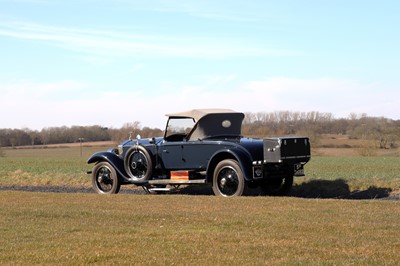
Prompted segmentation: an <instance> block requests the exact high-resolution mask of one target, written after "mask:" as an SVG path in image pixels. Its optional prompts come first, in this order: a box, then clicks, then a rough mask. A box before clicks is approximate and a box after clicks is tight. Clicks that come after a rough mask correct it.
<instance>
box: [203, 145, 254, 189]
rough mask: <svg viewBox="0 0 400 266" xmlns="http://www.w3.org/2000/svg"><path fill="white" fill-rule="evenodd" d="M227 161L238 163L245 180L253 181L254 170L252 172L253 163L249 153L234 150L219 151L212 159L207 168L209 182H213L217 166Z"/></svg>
mask: <svg viewBox="0 0 400 266" xmlns="http://www.w3.org/2000/svg"><path fill="white" fill-rule="evenodd" d="M225 159H234V160H236V161H238V163H239V165H240V168H241V169H242V171H243V174H244V179H245V180H246V181H251V180H253V170H252V161H251V156H250V154H249V153H248V152H247V151H244V150H242V149H238V148H233V149H226V150H223V151H218V153H215V154H214V155H213V156H212V157H211V160H210V162H209V163H208V167H207V181H208V182H212V179H213V176H214V169H215V167H216V166H217V164H218V163H219V162H220V161H222V160H225Z"/></svg>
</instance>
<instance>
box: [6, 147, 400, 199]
mask: <svg viewBox="0 0 400 266" xmlns="http://www.w3.org/2000/svg"><path fill="white" fill-rule="evenodd" d="M105 149H106V148H105V147H84V148H83V156H82V157H81V156H80V149H79V147H76V148H48V149H6V150H4V155H5V157H0V185H3V186H11V185H14V186H15V185H21V186H29V185H36V186H39V185H40V186H43V185H54V186H75V187H88V188H89V187H90V186H91V182H90V176H88V175H86V174H85V173H86V171H88V170H91V168H92V167H93V165H87V164H86V160H87V158H88V157H89V156H90V155H91V154H93V153H94V152H96V151H99V150H105ZM305 171H306V175H307V176H306V177H302V178H296V179H295V183H296V186H295V189H294V192H295V195H301V196H307V195H306V194H309V195H311V196H312V197H333V198H335V197H345V198H347V197H348V195H350V194H352V193H354V192H357V193H358V192H360V191H368V190H370V191H372V194H371V197H374V193H375V190H376V189H378V190H379V189H382V192H383V193H386V192H385V191H388V192H392V193H396V194H397V193H399V192H400V157H321V156H315V157H313V158H312V159H311V161H310V162H309V163H308V164H307V165H306V166H305ZM299 190H300V192H299ZM338 190H339V191H338ZM378 194H379V191H378ZM367 197H368V195H367ZM379 197H380V196H379Z"/></svg>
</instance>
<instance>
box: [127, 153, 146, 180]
mask: <svg viewBox="0 0 400 266" xmlns="http://www.w3.org/2000/svg"><path fill="white" fill-rule="evenodd" d="M124 167H125V171H126V173H127V174H128V175H129V177H130V178H131V179H133V180H136V181H137V180H148V179H149V178H150V176H151V173H152V170H153V162H152V160H151V157H150V154H149V152H148V151H147V150H146V149H145V148H144V147H143V146H133V147H132V148H130V149H129V150H128V152H127V153H126V156H125V160H124Z"/></svg>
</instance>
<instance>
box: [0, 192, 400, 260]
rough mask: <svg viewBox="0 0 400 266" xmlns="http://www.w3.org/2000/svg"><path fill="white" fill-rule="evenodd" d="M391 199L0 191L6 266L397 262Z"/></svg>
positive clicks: (396, 210)
mask: <svg viewBox="0 0 400 266" xmlns="http://www.w3.org/2000/svg"><path fill="white" fill-rule="evenodd" d="M399 215H400V205H399V204H398V203H397V202H392V201H343V200H315V199H314V200H306V199H294V198H268V197H241V198H234V199H225V198H220V197H213V196H211V197H208V196H185V195H170V196H161V195H158V196H150V195H143V196H141V195H107V196H104V195H96V194H52V193H26V192H0V233H1V235H2V237H1V238H0V260H1V261H2V262H3V263H5V264H74V265H76V264H106V265H109V264H137V265H165V264H167V265H172V264H178V265H205V264H207V265H211V264H215V265H227V264H231V265H261V264H262V265H288V264H296V265H303V264H304V265H309V264H324V265H349V264H356V265H361V264H362V265H396V264H397V262H398V261H399V260H400V254H399V253H398V250H399V248H400V233H399V230H398V227H399V220H398V217H399Z"/></svg>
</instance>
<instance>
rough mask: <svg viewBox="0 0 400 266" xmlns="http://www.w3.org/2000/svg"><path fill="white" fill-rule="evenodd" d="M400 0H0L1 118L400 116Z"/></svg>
mask: <svg viewBox="0 0 400 266" xmlns="http://www.w3.org/2000/svg"><path fill="white" fill-rule="evenodd" d="M398 14H400V2H399V1H385V0H381V1H368V0H367V1H365V0H364V1H358V0H354V1H341V0H337V1H312V0H310V1H266V0H263V1H256V0H254V1H244V0H243V1H242V0H238V1H218V0H215V1H206V0H205V1H194V0H193V1H191V0H187V1H177V0H176V1H174V0H171V1H162V0H154V1H128V0H114V1H107V0H104V1H96V0H82V1H74V0H71V1H55V0H53V1H50V0H14V1H11V0H0V59H1V63H0V93H1V96H0V115H1V120H0V128H22V127H28V128H30V129H42V128H44V127H52V126H63V125H66V126H71V125H102V126H107V127H120V126H122V125H123V124H124V123H126V122H133V121H140V122H141V124H142V126H150V127H159V128H163V127H164V124H165V121H166V117H165V116H164V114H166V113H171V112H175V111H183V110H187V109H192V108H210V107H219V108H232V109H234V110H237V111H243V112H274V111H280V110H289V111H299V112H308V111H319V112H330V113H332V114H334V116H335V117H336V118H339V117H348V116H349V114H350V113H357V114H361V113H366V114H368V115H370V116H385V117H388V118H393V119H400V107H399V106H400V86H399V84H400V52H399V47H400V16H399V15H398Z"/></svg>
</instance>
